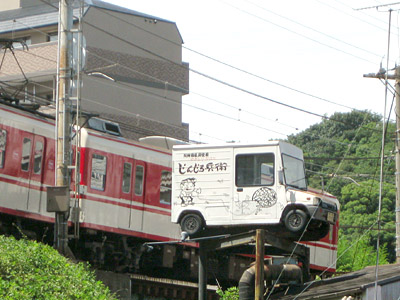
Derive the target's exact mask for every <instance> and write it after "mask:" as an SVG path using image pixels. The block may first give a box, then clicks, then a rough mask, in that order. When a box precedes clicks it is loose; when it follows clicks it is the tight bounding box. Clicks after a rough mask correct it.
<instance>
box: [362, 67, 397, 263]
mask: <svg viewBox="0 0 400 300" xmlns="http://www.w3.org/2000/svg"><path fill="white" fill-rule="evenodd" d="M364 77H367V78H378V79H383V80H386V79H388V80H389V79H391V80H395V93H396V140H395V146H396V155H395V157H396V173H395V177H396V206H395V214H396V250H395V251H396V262H397V263H400V66H398V67H396V69H395V73H394V75H389V74H382V73H378V74H373V73H371V74H365V75H364Z"/></svg>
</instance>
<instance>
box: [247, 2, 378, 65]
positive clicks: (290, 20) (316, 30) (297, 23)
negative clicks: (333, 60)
mask: <svg viewBox="0 0 400 300" xmlns="http://www.w3.org/2000/svg"><path fill="white" fill-rule="evenodd" d="M242 1H244V2H247V3H250V4H252V5H254V6H255V7H257V8H260V9H262V10H263V11H266V12H269V13H271V14H273V15H275V16H278V17H280V18H282V19H284V20H286V21H289V22H292V23H294V24H296V25H298V26H301V27H304V28H306V29H308V30H311V31H313V32H316V33H318V34H320V35H323V36H325V37H328V38H330V39H332V40H335V41H337V42H340V43H342V44H344V45H347V46H350V47H352V48H354V49H357V50H360V51H363V52H365V53H368V54H370V55H373V56H376V57H379V58H381V57H382V55H380V54H376V53H374V52H372V51H369V50H367V49H364V48H361V47H359V46H356V45H354V44H351V43H349V42H346V41H343V40H341V39H338V38H336V37H334V36H332V35H330V34H327V33H324V32H322V31H320V30H318V29H315V28H313V27H311V26H307V25H305V24H303V23H300V22H297V21H295V20H293V19H291V18H287V17H285V16H283V15H280V14H278V13H276V12H274V11H272V10H270V9H267V8H265V7H263V6H261V5H258V4H256V3H254V2H252V1H249V0H242Z"/></svg>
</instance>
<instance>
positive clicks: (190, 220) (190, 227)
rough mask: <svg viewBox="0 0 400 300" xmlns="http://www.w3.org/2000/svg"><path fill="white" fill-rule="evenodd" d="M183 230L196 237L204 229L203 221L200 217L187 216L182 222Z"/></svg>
mask: <svg viewBox="0 0 400 300" xmlns="http://www.w3.org/2000/svg"><path fill="white" fill-rule="evenodd" d="M180 224H181V229H182V231H186V232H187V233H188V234H189V235H194V234H196V233H198V232H199V231H200V229H202V227H203V221H202V219H201V217H200V216H199V215H196V214H187V215H185V216H184V217H183V218H182V220H181V223H180Z"/></svg>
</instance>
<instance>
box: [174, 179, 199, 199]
mask: <svg viewBox="0 0 400 300" xmlns="http://www.w3.org/2000/svg"><path fill="white" fill-rule="evenodd" d="M180 187H181V192H180V194H179V199H181V205H182V206H187V205H193V204H194V202H193V199H194V197H197V196H198V195H199V194H200V193H201V189H200V188H196V178H186V179H184V180H182V181H181V186H180Z"/></svg>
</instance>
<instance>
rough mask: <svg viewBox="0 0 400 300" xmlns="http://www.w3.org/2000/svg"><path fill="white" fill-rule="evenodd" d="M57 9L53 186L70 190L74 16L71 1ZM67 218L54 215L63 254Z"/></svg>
mask: <svg viewBox="0 0 400 300" xmlns="http://www.w3.org/2000/svg"><path fill="white" fill-rule="evenodd" d="M59 9H60V12H59V13H60V17H59V24H58V26H59V49H58V51H59V52H58V58H59V62H58V86H57V95H58V97H57V124H56V126H57V132H56V137H57V157H56V186H58V187H66V188H67V189H69V184H70V178H69V177H70V176H69V170H68V166H69V165H70V155H71V142H70V138H71V104H70V99H69V92H70V82H71V74H72V73H71V66H70V62H71V54H70V53H71V46H72V45H71V44H72V38H71V28H72V17H73V13H72V1H71V0H60V4H59ZM68 196H69V193H68ZM68 203H69V202H68ZM68 215H69V211H68V212H56V219H55V228H54V239H55V247H56V249H58V250H59V251H60V252H61V253H63V254H66V250H67V246H68Z"/></svg>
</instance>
